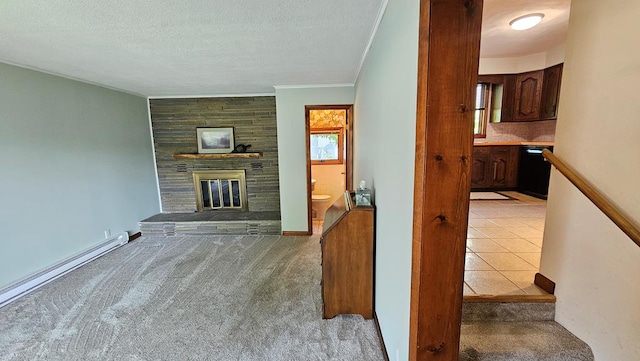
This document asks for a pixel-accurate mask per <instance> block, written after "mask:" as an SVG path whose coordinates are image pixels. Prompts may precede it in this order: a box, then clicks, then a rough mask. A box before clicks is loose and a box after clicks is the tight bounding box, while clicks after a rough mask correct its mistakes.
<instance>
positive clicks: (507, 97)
mask: <svg viewBox="0 0 640 361" xmlns="http://www.w3.org/2000/svg"><path fill="white" fill-rule="evenodd" d="M561 79H562V64H558V65H555V66H552V67H549V68H547V69H543V70H536V71H530V72H527V73H521V74H496V75H480V76H478V81H479V82H481V83H489V84H491V101H492V104H491V112H492V114H491V116H490V119H491V121H492V122H528V121H535V120H548V119H556V117H557V115H558V97H559V95H560V81H561Z"/></svg>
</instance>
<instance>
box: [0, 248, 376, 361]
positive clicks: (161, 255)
mask: <svg viewBox="0 0 640 361" xmlns="http://www.w3.org/2000/svg"><path fill="white" fill-rule="evenodd" d="M320 280H321V266H320V245H319V243H318V238H317V237H280V236H216V237H213V236H212V237H208V238H203V237H162V238H161V237H157V238H147V237H142V238H140V239H138V240H136V241H135V242H133V243H130V244H128V245H125V246H123V247H121V248H119V249H117V250H115V251H113V252H111V253H109V254H108V255H106V256H104V257H102V258H99V259H97V260H95V261H93V262H91V263H89V264H87V265H85V266H83V267H81V268H80V269H78V270H76V271H73V272H71V273H70V274H68V275H66V276H64V277H62V278H60V279H58V280H56V281H54V282H52V283H51V284H49V285H46V286H44V287H43V288H41V289H39V290H37V291H35V292H34V293H32V294H30V295H27V296H25V297H23V298H21V299H19V300H17V301H15V302H13V303H11V304H9V305H7V306H5V307H3V308H1V309H0V360H123V361H124V360H279V361H280V360H281V361H284V360H345V361H346V360H349V361H353V360H383V355H382V352H381V351H380V343H379V340H378V336H377V334H376V331H375V326H374V323H373V321H369V320H367V321H365V320H363V319H362V318H361V317H360V316H338V317H336V318H334V319H331V320H323V319H322V313H321V308H322V299H321V294H320Z"/></svg>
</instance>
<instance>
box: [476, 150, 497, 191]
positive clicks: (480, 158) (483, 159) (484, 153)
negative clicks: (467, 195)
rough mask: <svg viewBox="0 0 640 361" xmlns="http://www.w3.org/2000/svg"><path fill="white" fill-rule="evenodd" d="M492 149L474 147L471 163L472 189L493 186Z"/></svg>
mask: <svg viewBox="0 0 640 361" xmlns="http://www.w3.org/2000/svg"><path fill="white" fill-rule="evenodd" d="M490 163H491V147H474V148H473V160H472V162H471V188H472V189H480V188H488V187H489V186H490V185H491V182H492V181H491V176H490V175H489V169H490V166H491V164H490Z"/></svg>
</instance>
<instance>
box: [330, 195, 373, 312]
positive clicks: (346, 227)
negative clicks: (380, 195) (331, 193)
mask: <svg viewBox="0 0 640 361" xmlns="http://www.w3.org/2000/svg"><path fill="white" fill-rule="evenodd" d="M345 201H346V202H345ZM373 216H374V208H373V207H371V206H369V207H365V206H359V207H356V206H355V205H354V202H352V201H351V200H350V199H348V200H345V199H344V197H340V199H339V200H338V201H336V202H335V203H334V204H333V205H332V206H331V207H330V208H329V209H328V210H327V212H326V214H325V218H324V225H323V232H322V238H321V240H320V242H321V244H322V301H323V314H322V316H323V317H324V318H333V317H335V316H336V315H339V314H359V315H362V317H364V318H365V319H371V318H373V262H374V238H373V227H374V225H373Z"/></svg>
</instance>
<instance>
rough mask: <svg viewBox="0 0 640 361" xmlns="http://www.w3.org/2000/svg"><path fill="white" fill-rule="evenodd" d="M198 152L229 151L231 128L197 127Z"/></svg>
mask: <svg viewBox="0 0 640 361" xmlns="http://www.w3.org/2000/svg"><path fill="white" fill-rule="evenodd" d="M196 130H197V133H198V153H200V154H203V153H231V151H232V150H233V149H234V142H233V128H197V129H196Z"/></svg>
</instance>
